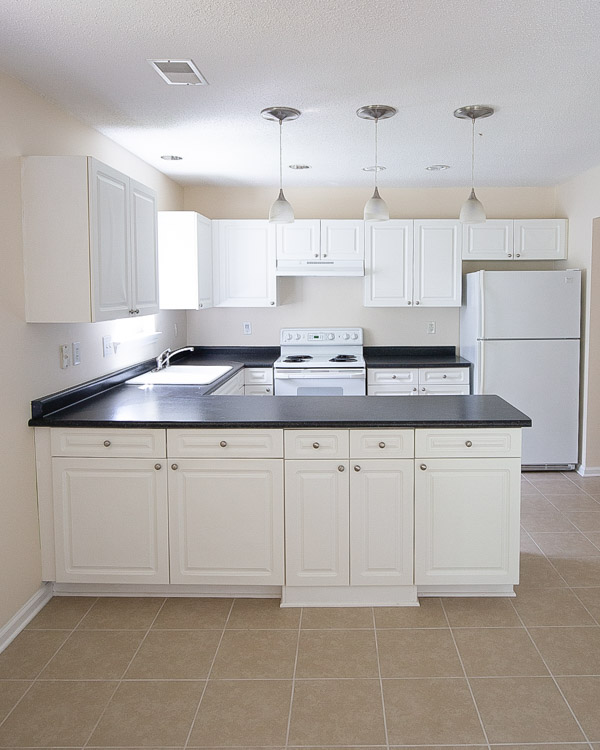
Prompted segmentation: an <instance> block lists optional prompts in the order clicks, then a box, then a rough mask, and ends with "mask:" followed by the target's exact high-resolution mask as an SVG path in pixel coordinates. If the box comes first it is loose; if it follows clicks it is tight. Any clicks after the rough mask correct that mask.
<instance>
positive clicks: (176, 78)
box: [148, 60, 208, 86]
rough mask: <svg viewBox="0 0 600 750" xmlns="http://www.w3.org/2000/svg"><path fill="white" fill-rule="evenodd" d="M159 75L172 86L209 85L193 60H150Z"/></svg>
mask: <svg viewBox="0 0 600 750" xmlns="http://www.w3.org/2000/svg"><path fill="white" fill-rule="evenodd" d="M148 62H149V63H150V65H152V67H153V68H154V70H156V72H157V73H158V75H159V76H160V77H161V78H162V79H163V80H164V81H166V82H167V83H169V84H171V85H172V86H207V85H208V81H207V80H206V78H205V77H204V76H203V75H202V73H201V72H200V71H199V70H198V68H197V67H196V66H195V65H194V63H193V62H192V61H191V60H148Z"/></svg>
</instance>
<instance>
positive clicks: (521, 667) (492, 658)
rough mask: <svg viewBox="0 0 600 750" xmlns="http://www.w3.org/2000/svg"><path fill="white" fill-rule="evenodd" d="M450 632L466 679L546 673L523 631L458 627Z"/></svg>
mask: <svg viewBox="0 0 600 750" xmlns="http://www.w3.org/2000/svg"><path fill="white" fill-rule="evenodd" d="M453 633H454V637H455V638H456V643H457V646H458V650H459V652H460V655H461V658H462V661H463V664H464V667H465V671H466V673H467V676H468V677H492V676H520V675H547V674H548V670H547V669H546V667H545V666H544V662H543V661H542V659H541V658H540V656H539V654H538V652H537V651H536V649H535V646H534V645H533V643H532V642H531V639H530V638H529V636H528V635H527V632H526V631H525V630H524V629H521V628H465V629H461V628H458V629H455V630H453Z"/></svg>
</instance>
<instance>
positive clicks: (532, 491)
mask: <svg viewBox="0 0 600 750" xmlns="http://www.w3.org/2000/svg"><path fill="white" fill-rule="evenodd" d="M539 494H540V491H539V490H538V488H537V487H534V486H533V485H532V484H531V482H530V481H528V480H525V479H524V480H521V496H522V497H526V496H529V495H539Z"/></svg>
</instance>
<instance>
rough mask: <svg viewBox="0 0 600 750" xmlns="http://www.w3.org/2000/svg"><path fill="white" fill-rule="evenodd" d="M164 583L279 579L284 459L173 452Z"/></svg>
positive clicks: (278, 582) (273, 581)
mask: <svg viewBox="0 0 600 750" xmlns="http://www.w3.org/2000/svg"><path fill="white" fill-rule="evenodd" d="M169 533H170V553H171V583H211V584H212V583H225V584H248V585H250V584H265V585H281V584H282V583H283V460H282V459H240V458H238V459H235V460H230V459H182V460H179V459H176V463H171V465H170V468H169Z"/></svg>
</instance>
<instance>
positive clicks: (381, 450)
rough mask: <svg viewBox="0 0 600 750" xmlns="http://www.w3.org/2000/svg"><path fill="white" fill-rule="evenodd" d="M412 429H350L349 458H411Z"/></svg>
mask: <svg viewBox="0 0 600 750" xmlns="http://www.w3.org/2000/svg"><path fill="white" fill-rule="evenodd" d="M414 436H415V433H414V430H350V458H412V457H413V456H414V455H415V437H414Z"/></svg>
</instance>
